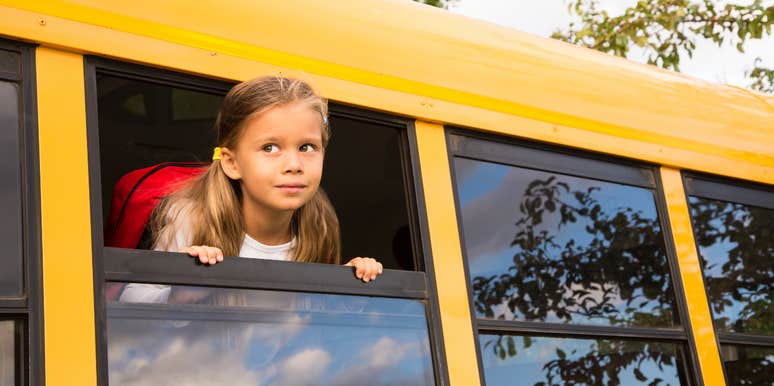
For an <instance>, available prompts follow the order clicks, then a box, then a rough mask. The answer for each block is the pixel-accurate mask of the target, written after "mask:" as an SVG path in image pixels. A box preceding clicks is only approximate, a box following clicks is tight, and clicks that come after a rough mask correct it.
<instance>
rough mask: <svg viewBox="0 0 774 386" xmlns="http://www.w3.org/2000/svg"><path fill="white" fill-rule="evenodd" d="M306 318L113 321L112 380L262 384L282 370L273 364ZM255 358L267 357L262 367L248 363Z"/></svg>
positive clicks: (139, 384) (136, 385) (129, 385)
mask: <svg viewBox="0 0 774 386" xmlns="http://www.w3.org/2000/svg"><path fill="white" fill-rule="evenodd" d="M307 322H308V318H302V317H300V316H298V315H291V316H288V317H287V318H286V319H285V320H284V321H283V323H278V324H271V323H235V322H211V321H208V322H201V321H192V322H190V323H186V324H182V325H181V324H180V323H176V322H174V321H168V320H138V319H109V321H108V340H109V343H108V362H109V380H110V383H111V384H115V385H122V386H152V385H171V384H179V385H187V386H215V385H224V384H227V385H229V386H241V385H245V386H248V385H249V386H255V385H261V384H264V383H265V382H266V381H267V380H268V379H271V378H273V377H274V375H275V374H276V373H277V371H278V370H277V367H278V366H277V365H274V364H272V362H273V361H274V360H275V359H276V358H275V356H276V354H277V352H278V351H279V349H280V348H281V347H284V346H285V345H286V344H287V342H288V341H290V340H292V339H293V338H294V337H295V336H296V335H297V334H298V333H299V332H300V331H301V330H302V329H303V328H304V326H305V325H306V324H307ZM256 353H257V354H256ZM259 354H260V355H259ZM256 356H259V359H261V360H262V362H261V363H258V364H257V366H256V364H255V363H250V362H249V360H250V359H255V357H256ZM291 367H292V366H291ZM280 368H282V367H281V366H280Z"/></svg>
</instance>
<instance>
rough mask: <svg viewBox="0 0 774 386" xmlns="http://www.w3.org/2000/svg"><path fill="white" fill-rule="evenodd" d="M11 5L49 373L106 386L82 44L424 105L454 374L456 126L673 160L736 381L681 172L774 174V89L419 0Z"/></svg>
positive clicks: (457, 341) (207, 71)
mask: <svg viewBox="0 0 774 386" xmlns="http://www.w3.org/2000/svg"><path fill="white" fill-rule="evenodd" d="M0 16H2V17H1V18H0V19H1V20H2V22H1V23H2V29H0V34H2V35H4V36H6V37H8V38H10V39H18V40H24V41H31V42H35V43H37V44H39V45H40V47H39V48H38V49H37V51H36V55H37V69H36V71H37V78H38V82H37V84H38V86H37V87H38V88H37V93H38V99H39V104H38V112H39V116H40V124H39V126H40V157H41V158H40V159H41V195H42V199H41V201H42V232H43V272H44V283H43V285H44V298H45V304H44V313H45V342H46V352H45V354H46V381H47V384H48V385H54V386H59V385H62V386H64V385H83V386H92V385H96V373H95V371H96V370H95V363H96V359H95V358H96V355H95V353H94V350H95V349H94V347H95V343H94V342H95V336H94V334H95V328H94V299H93V288H92V283H93V270H92V260H91V254H92V249H91V248H92V246H91V236H90V235H91V227H90V224H89V218H90V217H89V216H90V215H89V184H88V168H87V158H86V156H87V145H86V131H85V127H86V124H85V106H84V95H83V90H84V86H83V55H98V56H104V57H110V58H115V59H119V60H123V61H130V62H136V63H142V64H144V65H149V66H156V67H161V68H169V69H172V70H175V71H183V72H189V73H193V74H198V75H202V76H207V77H213V78H220V79H228V80H244V79H248V78H252V77H254V76H256V75H259V74H266V73H282V74H287V75H294V76H300V77H303V78H306V79H309V80H311V81H312V82H313V83H314V84H315V85H316V86H317V88H319V89H320V90H321V92H322V93H323V94H324V95H325V96H326V97H328V98H330V99H331V100H335V101H337V102H342V103H348V104H353V105H358V106H363V107H366V108H371V109H378V110H384V111H388V112H390V113H392V114H400V115H404V116H409V117H413V118H416V119H417V124H416V129H417V140H418V148H419V159H420V164H421V165H420V166H421V168H422V178H423V186H424V188H425V195H426V197H427V198H428V200H427V207H426V210H427V214H428V223H429V231H430V235H429V236H430V240H431V247H432V255H433V258H434V266H435V273H434V274H435V277H436V280H437V283H438V284H437V287H438V300H439V304H440V308H441V309H440V311H441V324H442V328H443V336H444V337H446V341H445V347H446V358H447V362H448V368H449V378H450V383H451V384H452V385H465V386H467V385H476V384H478V383H479V374H478V367H477V366H476V364H475V361H476V349H475V347H476V344H477V342H474V340H473V335H472V326H471V316H470V311H469V303H468V298H467V292H466V281H465V280H466V278H465V276H464V270H463V268H462V267H463V264H462V252H461V249H460V243H459V238H458V232H457V229H458V228H457V223H456V217H455V214H454V205H453V202H454V200H453V193H452V188H451V178H452V177H451V175H450V172H449V165H448V158H447V149H446V147H445V138H444V134H443V125H456V126H463V127H471V128H475V129H477V130H483V131H488V132H493V133H500V134H504V135H510V136H517V137H523V138H528V139H532V140H537V141H544V142H550V143H554V144H559V145H563V146H570V147H576V148H581V149H586V150H591V151H596V152H603V153H607V154H612V155H618V156H623V157H628V158H633V159H638V160H642V161H647V162H652V163H656V164H659V165H663V166H664V168H663V169H662V179H663V182H664V187H665V189H666V190H667V191H666V196H667V201H668V204H669V217H670V220H671V224H672V229H673V234H674V238H675V244H676V245H677V247H678V260H679V263H680V269H681V277H682V281H683V284H684V290H685V297H686V298H687V299H688V302H689V304H691V310H690V313H691V314H690V319H691V328H692V335H693V338H694V341H695V343H696V346H697V348H698V351H699V362H700V363H699V365H700V368H701V373H702V377H703V379H704V380H705V382H706V383H707V384H713V385H714V384H722V383H723V382H722V381H721V380H722V379H723V375H722V365H721V362H720V358H719V355H718V352H717V344H716V340H715V336H714V332H713V330H712V323H711V317H710V311H709V307H708V305H707V300H706V295H705V293H704V288H703V284H702V278H701V272H700V270H699V269H698V266H697V264H698V262H697V256H696V250H695V246H694V244H693V240H692V236H691V235H690V225H689V221H688V219H687V211H686V208H685V198H684V196H683V195H684V193H683V187H682V181H680V179H679V172H678V170H679V169H689V170H696V171H703V172H707V173H713V174H718V175H723V176H729V177H736V178H742V179H746V180H751V181H758V182H763V183H770V184H771V183H774V146H772V144H774V124H773V123H772V122H774V97H772V96H765V95H762V94H756V93H754V92H751V91H747V90H743V89H739V88H735V87H729V86H724V85H717V84H712V83H708V82H704V81H700V80H696V79H692V78H689V77H686V76H683V75H680V74H676V73H672V72H668V71H663V70H659V69H656V68H654V67H651V66H645V65H640V64H635V63H632V62H628V61H625V60H622V59H619V58H613V57H610V56H607V55H604V54H600V53H597V52H593V51H589V50H585V49H581V48H577V47H573V46H569V45H567V44H564V43H561V42H557V41H552V40H548V39H543V38H539V37H535V36H531V35H528V34H525V33H521V32H518V31H514V30H510V29H507V28H503V27H499V26H495V25H491V24H487V23H483V22H480V21H475V20H472V19H468V18H464V17H461V16H457V15H453V14H450V13H448V12H445V11H442V10H438V9H434V8H431V7H427V6H422V5H419V4H415V3H412V2H410V1H406V2H398V1H386V0H359V1H351V2H344V1H325V2H321V1H314V0H288V1H266V2H254V1H238V0H233V1H220V2H217V3H216V2H196V1H190V0H167V1H162V2H160V1H156V2H126V1H117V0H72V1H56V0H38V1H29V0H0ZM678 196H679V197H678ZM680 197H682V198H680ZM680 200H682V201H680ZM63 203H64V204H63ZM678 230H679V232H678ZM73 347H77V348H78V355H74V354H73V350H74V349H73Z"/></svg>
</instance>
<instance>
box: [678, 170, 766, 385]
mask: <svg viewBox="0 0 774 386" xmlns="http://www.w3.org/2000/svg"><path fill="white" fill-rule="evenodd" d="M681 174H682V180H683V188H684V190H685V198H686V202H687V201H688V199H689V197H691V196H693V197H699V198H705V199H710V200H718V201H724V202H731V203H737V204H742V205H749V206H757V207H761V208H765V209H771V210H772V211H774V186H772V185H766V184H761V183H756V182H751V181H744V180H739V179H733V178H729V177H720V176H715V175H710V174H705V173H700V172H695V171H683V172H682V173H681ZM689 207H690V205H689ZM693 226H694V225H693V216H691V227H692V228H693ZM692 234H693V230H692ZM694 243H695V245H696V254H697V256H699V258H700V259H701V249H700V248H699V243H698V242H697V241H696V237H695V235H694ZM701 270H702V272H701V279H702V283H703V284H704V291H705V296H706V298H707V304H708V305H709V311H710V315H711V316H712V328H713V330H714V332H715V340H716V343H717V349H718V352H719V353H720V355H721V358H720V360H721V362H724V359H723V357H722V350H721V349H720V348H721V345H734V346H752V347H760V348H767V349H772V350H774V335H756V334H745V333H731V332H722V331H720V330H719V329H718V326H717V324H716V323H715V314H714V311H713V310H712V303H711V302H710V297H709V289H708V288H707V284H706V278H705V276H704V268H703V267H701ZM722 370H723V376H724V377H725V381H726V384H728V374H727V372H726V366H725V364H723V366H722Z"/></svg>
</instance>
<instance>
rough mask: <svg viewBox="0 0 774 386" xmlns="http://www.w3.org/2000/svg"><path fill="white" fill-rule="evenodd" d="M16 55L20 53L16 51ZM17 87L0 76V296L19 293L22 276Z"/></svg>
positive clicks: (20, 291) (12, 295)
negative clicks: (0, 253)
mask: <svg viewBox="0 0 774 386" xmlns="http://www.w3.org/2000/svg"><path fill="white" fill-rule="evenodd" d="M17 56H19V55H18V54H17ZM19 97H20V95H19V89H18V86H17V84H16V83H15V82H9V81H2V80H0V157H2V162H0V179H2V181H3V183H2V184H1V185H0V196H2V198H3V199H2V200H0V211H2V213H3V219H2V220H1V221H0V244H1V245H3V248H4V249H5V251H4V253H3V255H4V256H3V259H2V261H3V269H1V270H0V298H2V297H20V296H22V291H23V282H22V278H23V277H24V275H23V269H24V266H23V264H22V257H23V255H22V232H21V230H22V197H21V194H22V190H21V173H20V171H21V168H20V161H19V157H20V154H19V149H20V145H19V125H20V122H19Z"/></svg>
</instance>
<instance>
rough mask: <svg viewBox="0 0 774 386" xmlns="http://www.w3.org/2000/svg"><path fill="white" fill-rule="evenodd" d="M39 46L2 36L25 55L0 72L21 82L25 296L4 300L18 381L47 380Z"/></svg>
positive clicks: (1, 45) (1, 306)
mask: <svg viewBox="0 0 774 386" xmlns="http://www.w3.org/2000/svg"><path fill="white" fill-rule="evenodd" d="M35 47H36V46H35V45H33V44H29V43H23V42H18V41H13V40H5V39H0V49H3V50H7V51H13V52H17V53H18V54H19V55H20V56H21V63H20V68H19V72H17V73H16V74H13V73H9V72H1V73H0V80H2V81H5V82H14V83H16V84H17V85H18V87H19V125H20V127H19V132H18V135H19V162H18V163H17V164H16V165H17V166H18V167H19V172H20V176H21V178H20V180H19V182H20V186H18V189H19V192H20V198H21V201H20V202H18V205H19V207H20V208H21V219H20V220H21V224H22V229H21V231H22V246H21V247H22V265H23V268H22V275H23V277H22V284H23V287H22V288H23V291H22V294H21V296H19V297H16V298H4V299H0V320H10V321H13V322H14V324H15V333H14V335H15V346H16V349H17V353H16V354H17V357H16V359H15V362H16V373H17V377H16V385H18V386H22V385H42V384H44V383H45V373H44V370H45V367H44V349H43V347H44V346H43V288H42V287H43V274H42V260H41V251H42V248H41V239H40V235H41V231H40V161H39V158H38V156H39V151H38V149H39V146H38V143H39V142H38V112H37V94H36V86H35V85H36V72H35V68H36V67H35Z"/></svg>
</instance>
